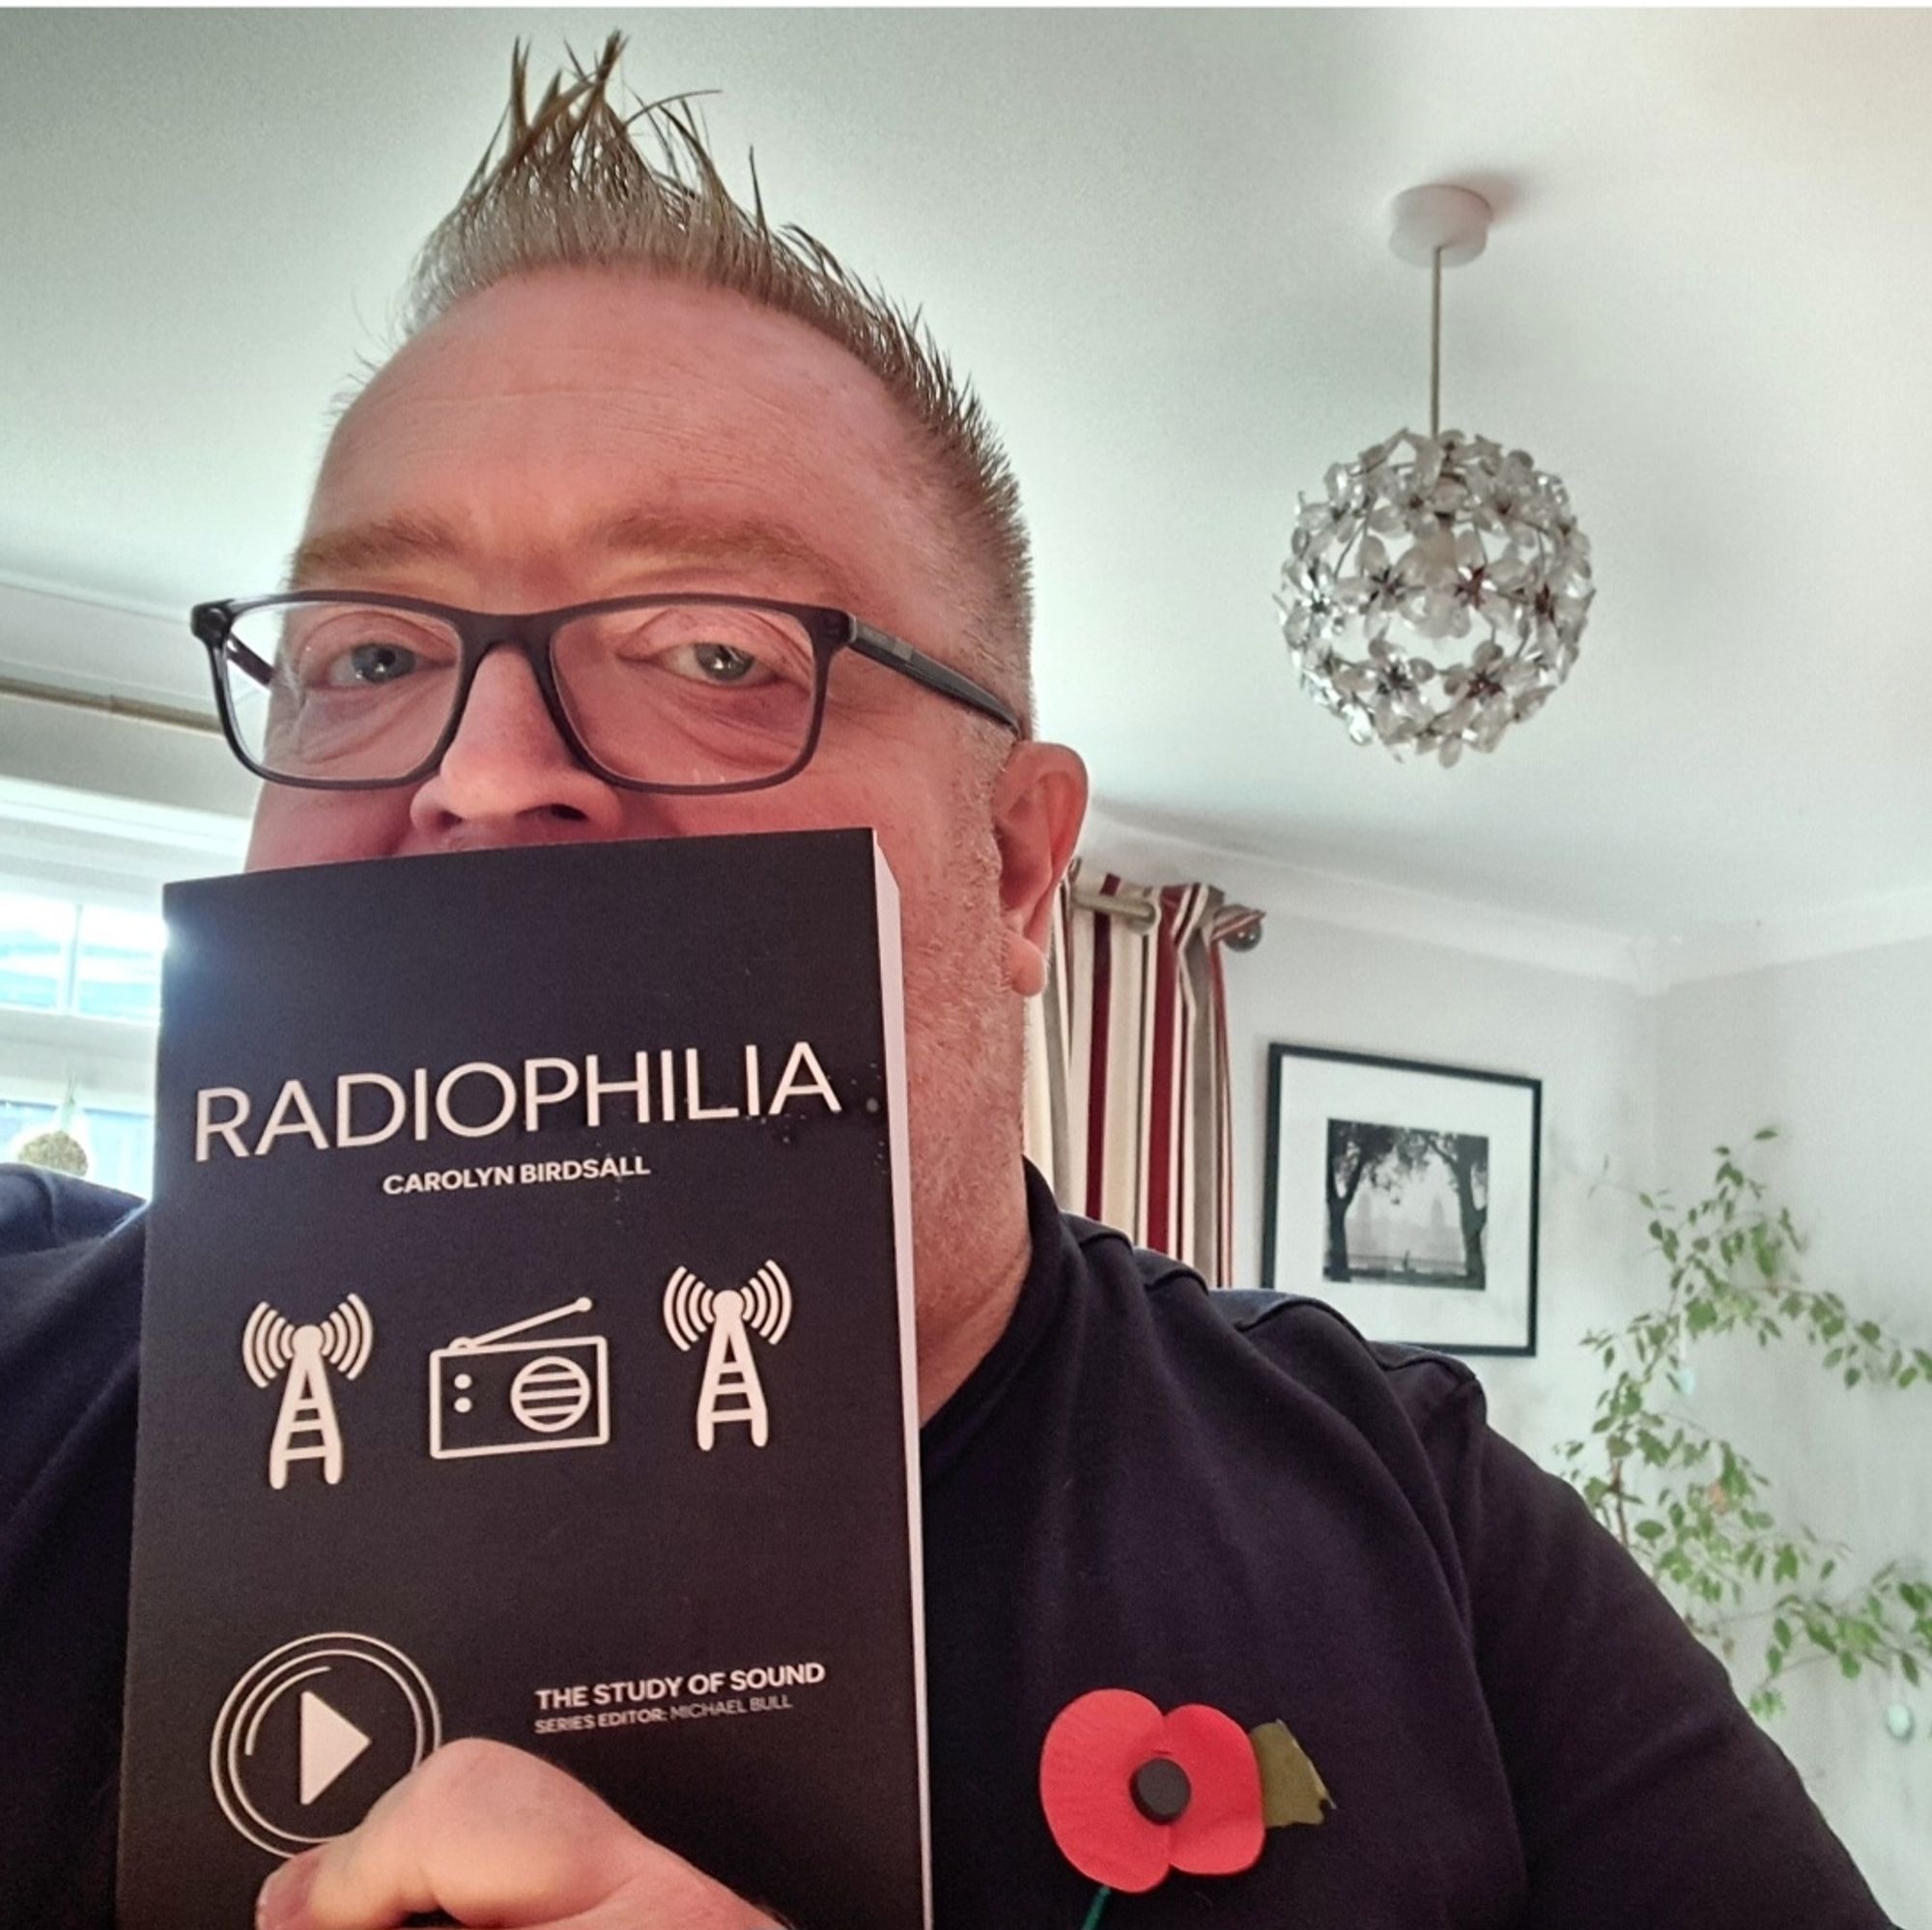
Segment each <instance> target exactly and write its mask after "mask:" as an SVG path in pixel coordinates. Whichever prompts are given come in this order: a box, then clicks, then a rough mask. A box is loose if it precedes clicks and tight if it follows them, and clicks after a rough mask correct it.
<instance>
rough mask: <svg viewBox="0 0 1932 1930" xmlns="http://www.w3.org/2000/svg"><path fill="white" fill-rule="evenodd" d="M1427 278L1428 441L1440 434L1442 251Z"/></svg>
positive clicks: (1437, 251)
mask: <svg viewBox="0 0 1932 1930" xmlns="http://www.w3.org/2000/svg"><path fill="white" fill-rule="evenodd" d="M1431 262H1432V266H1431V269H1430V276H1429V440H1431V441H1432V442H1433V441H1435V439H1436V437H1437V436H1439V435H1440V434H1441V433H1442V250H1441V249H1440V248H1437V249H1436V250H1435V254H1434V255H1433V256H1432V257H1431Z"/></svg>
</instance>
